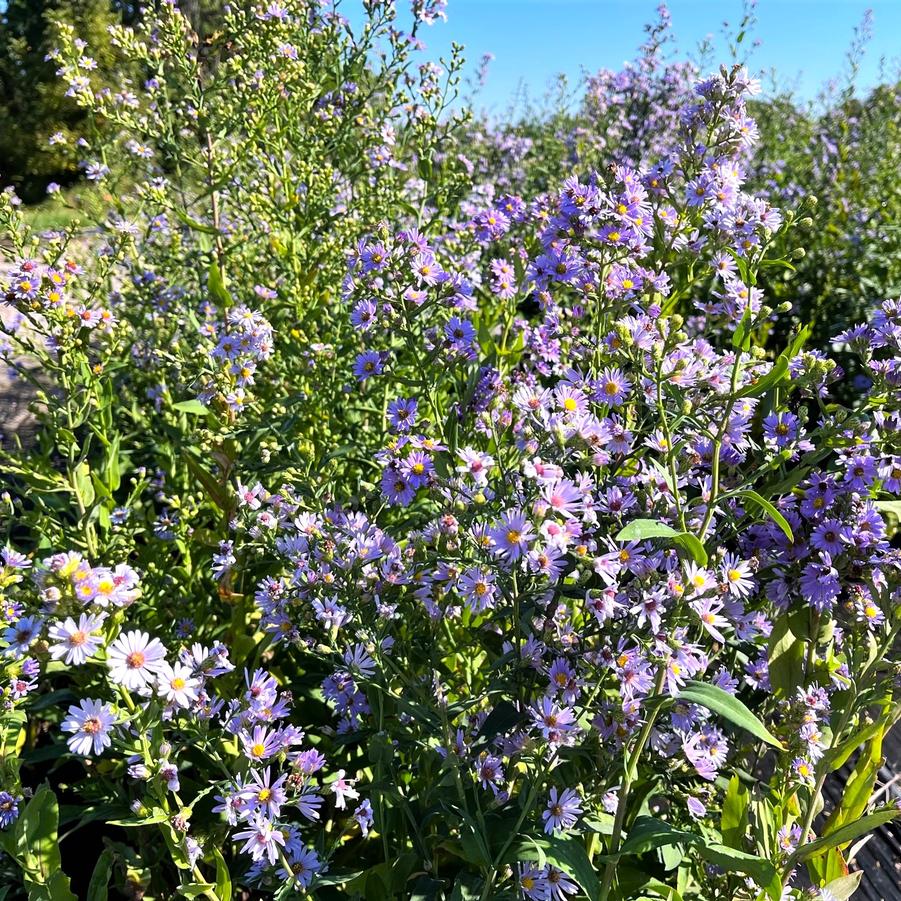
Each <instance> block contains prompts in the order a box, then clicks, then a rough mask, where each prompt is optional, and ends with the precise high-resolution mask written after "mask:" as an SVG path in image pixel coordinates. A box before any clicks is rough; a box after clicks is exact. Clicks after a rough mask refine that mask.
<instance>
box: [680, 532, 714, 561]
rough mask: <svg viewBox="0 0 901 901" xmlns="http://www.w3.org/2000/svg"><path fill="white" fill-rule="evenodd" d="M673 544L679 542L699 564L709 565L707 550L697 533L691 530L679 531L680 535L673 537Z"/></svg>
mask: <svg viewBox="0 0 901 901" xmlns="http://www.w3.org/2000/svg"><path fill="white" fill-rule="evenodd" d="M673 544H677V545H679V547H681V548H683V549H684V550H686V551H688V553H689V554H690V555H691V558H692V560H694V562H695V563H697V564H698V566H706V565H707V560H708V557H707V550H706V549H705V547H704V545H703V544H702V543H701V541H700V539H699V538H698V537H697V535H693V534H692V533H691V532H679V534H678V535H675V536H674V537H673Z"/></svg>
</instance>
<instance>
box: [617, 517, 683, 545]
mask: <svg viewBox="0 0 901 901" xmlns="http://www.w3.org/2000/svg"><path fill="white" fill-rule="evenodd" d="M678 534H679V533H678V532H677V531H676V530H675V529H674V528H672V526H668V525H667V524H666V523H664V522H657V520H655V519H633V520H632V522H630V523H629V524H628V525H627V526H625V527H624V528H622V529H621V530H620V531H619V534H618V535H617V536H616V540H617V541H641V540H643V539H645V538H675V537H676V535H678Z"/></svg>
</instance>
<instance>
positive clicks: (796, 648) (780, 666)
mask: <svg viewBox="0 0 901 901" xmlns="http://www.w3.org/2000/svg"><path fill="white" fill-rule="evenodd" d="M768 661H769V676H770V686H771V688H772V691H773V694H774V695H775V696H776V697H777V698H787V697H790V696H792V695H794V693H795V689H796V688H797V687H798V686H799V685H800V684H801V682H802V680H803V678H804V641H803V640H802V639H800V638H798V636H797V635H795V633H794V632H793V631H792V630H791V626H790V623H789V614H788V613H781V614H779V616H777V617H776V619H775V620H774V622H773V629H772V631H771V632H770V637H769V645H768Z"/></svg>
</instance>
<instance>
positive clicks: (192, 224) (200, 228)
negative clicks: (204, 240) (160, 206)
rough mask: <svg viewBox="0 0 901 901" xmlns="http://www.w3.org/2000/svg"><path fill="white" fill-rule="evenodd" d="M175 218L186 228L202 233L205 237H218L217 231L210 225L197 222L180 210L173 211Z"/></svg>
mask: <svg viewBox="0 0 901 901" xmlns="http://www.w3.org/2000/svg"><path fill="white" fill-rule="evenodd" d="M173 212H174V213H175V216H176V218H178V219H179V220H180V221H181V222H183V223H184V224H185V225H187V226H188V228H190V229H193V230H194V231H197V232H202V233H203V234H205V235H218V234H219V230H218V229H217V228H214V227H213V226H212V225H205V224H204V223H203V222H198V221H197V220H196V219H192V218H191V217H190V216H188V215H187V214H186V213H184V212H183V211H182V210H173Z"/></svg>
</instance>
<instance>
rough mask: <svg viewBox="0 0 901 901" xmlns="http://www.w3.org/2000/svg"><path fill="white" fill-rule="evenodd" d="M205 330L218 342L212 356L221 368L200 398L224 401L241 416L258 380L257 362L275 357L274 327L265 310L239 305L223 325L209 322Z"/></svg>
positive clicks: (212, 361)
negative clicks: (251, 390) (248, 390)
mask: <svg viewBox="0 0 901 901" xmlns="http://www.w3.org/2000/svg"><path fill="white" fill-rule="evenodd" d="M203 331H204V333H206V334H209V336H210V337H211V338H212V339H213V340H214V341H215V347H213V349H212V350H211V351H210V354H209V359H210V362H211V363H212V364H214V365H215V366H217V367H218V369H217V371H216V372H215V374H214V375H213V377H212V378H210V379H208V380H206V381H205V383H204V385H203V389H202V391H201V392H200V394H199V399H200V400H201V401H202V402H203V403H206V404H209V403H211V402H212V401H213V400H215V399H218V400H221V402H222V403H223V404H224V405H225V407H226V408H227V409H228V411H229V412H230V413H231V414H233V415H238V414H240V413H241V411H242V410H243V408H244V406H245V405H246V404H247V403H248V401H249V400H250V397H249V396H248V394H247V389H248V388H249V387H250V386H251V385H253V383H254V373H255V372H256V368H257V364H258V363H259V362H260V361H262V360H267V359H268V358H269V357H270V356H272V344H273V336H272V326H271V325H270V324H269V322H268V321H267V320H266V318H265V317H264V316H263V314H262V313H260V312H258V311H256V310H251V309H250V308H249V307H245V306H237V307H234V308H232V309H230V310H229V311H228V313H227V314H226V316H225V322H224V323H223V324H222V325H220V326H218V327H217V326H216V325H215V324H213V323H207V325H206V327H205V328H204V329H203Z"/></svg>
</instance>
